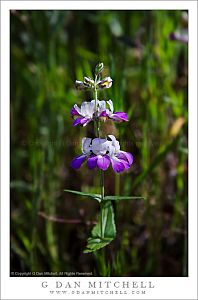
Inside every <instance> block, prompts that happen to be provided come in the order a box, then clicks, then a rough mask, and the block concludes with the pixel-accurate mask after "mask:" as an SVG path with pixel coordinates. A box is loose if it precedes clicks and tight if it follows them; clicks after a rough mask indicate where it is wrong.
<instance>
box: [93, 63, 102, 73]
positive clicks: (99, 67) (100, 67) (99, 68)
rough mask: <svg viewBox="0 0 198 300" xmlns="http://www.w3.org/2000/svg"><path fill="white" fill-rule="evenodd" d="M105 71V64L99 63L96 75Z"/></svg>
mask: <svg viewBox="0 0 198 300" xmlns="http://www.w3.org/2000/svg"><path fill="white" fill-rule="evenodd" d="M103 69H104V64H103V63H98V64H97V65H96V67H95V74H96V75H99V74H100V73H101V72H102V71H103Z"/></svg>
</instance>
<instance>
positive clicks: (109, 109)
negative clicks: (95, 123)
mask: <svg viewBox="0 0 198 300" xmlns="http://www.w3.org/2000/svg"><path fill="white" fill-rule="evenodd" d="M107 105H108V106H107ZM113 111H114V108H113V102H112V101H111V100H109V101H107V102H106V101H104V100H102V101H99V100H97V101H95V100H92V101H91V102H83V103H82V105H81V107H78V105H77V104H75V105H74V106H73V108H72V109H71V116H72V117H73V118H75V120H74V122H73V126H76V125H78V124H80V125H82V126H86V125H87V124H88V123H89V122H91V121H92V120H93V119H94V118H99V119H100V120H101V121H106V120H107V119H112V120H113V121H114V122H123V121H128V115H127V114H126V113H125V112H119V111H118V112H113Z"/></svg>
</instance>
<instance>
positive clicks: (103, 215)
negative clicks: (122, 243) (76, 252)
mask: <svg viewBox="0 0 198 300" xmlns="http://www.w3.org/2000/svg"><path fill="white" fill-rule="evenodd" d="M115 236H116V227H115V222H114V212H113V207H112V204H111V201H105V202H104V203H102V207H101V211H100V217H99V221H98V223H97V224H96V225H95V227H94V228H93V229H92V232H91V237H90V238H88V240H87V249H85V250H84V253H89V252H93V251H96V250H99V249H101V248H103V247H105V246H106V245H108V244H109V243H110V242H111V241H112V240H113V239H114V238H115Z"/></svg>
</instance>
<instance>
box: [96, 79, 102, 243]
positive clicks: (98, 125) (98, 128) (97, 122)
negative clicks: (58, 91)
mask: <svg viewBox="0 0 198 300" xmlns="http://www.w3.org/2000/svg"><path fill="white" fill-rule="evenodd" d="M96 82H97V75H96V76H95V88H94V100H95V111H97V100H98V92H97V88H96ZM94 131H95V135H96V137H98V138H100V122H99V120H98V118H97V117H96V119H95V122H94ZM100 186H101V206H100V209H101V214H100V216H101V222H100V223H101V236H102V237H104V228H103V223H104V222H103V203H104V202H103V200H104V171H102V170H101V171H100Z"/></svg>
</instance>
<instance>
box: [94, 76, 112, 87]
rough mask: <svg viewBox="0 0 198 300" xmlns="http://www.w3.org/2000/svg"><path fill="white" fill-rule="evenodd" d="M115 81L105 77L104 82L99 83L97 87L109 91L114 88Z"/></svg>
mask: <svg viewBox="0 0 198 300" xmlns="http://www.w3.org/2000/svg"><path fill="white" fill-rule="evenodd" d="M112 82H113V80H112V79H111V77H105V78H104V79H102V80H99V81H97V83H96V87H97V88H98V89H109V88H110V87H111V86H112Z"/></svg>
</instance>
